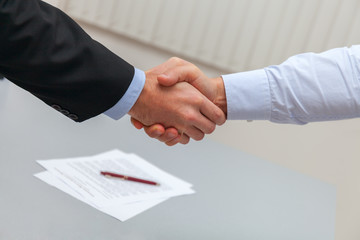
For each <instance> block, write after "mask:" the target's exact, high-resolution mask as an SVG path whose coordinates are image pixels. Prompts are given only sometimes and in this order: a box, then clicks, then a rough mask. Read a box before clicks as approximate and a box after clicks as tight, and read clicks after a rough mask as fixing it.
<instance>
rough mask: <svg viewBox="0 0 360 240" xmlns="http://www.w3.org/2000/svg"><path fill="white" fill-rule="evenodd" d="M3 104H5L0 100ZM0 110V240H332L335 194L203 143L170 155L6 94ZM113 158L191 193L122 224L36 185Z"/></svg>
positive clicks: (137, 136)
mask: <svg viewBox="0 0 360 240" xmlns="http://www.w3.org/2000/svg"><path fill="white" fill-rule="evenodd" d="M3 100H4V99H3ZM7 101H8V102H7V104H5V106H2V107H1V108H2V109H0V110H1V111H0V112H1V113H2V115H1V118H0V124H1V125H0V134H1V138H0V159H1V161H0V169H1V174H0V212H1V214H0V239H7V240H11V239H27V240H29V239H30V240H31V239H52V240H54V239H62V240H63V239H87V240H89V239H129V240H135V239H136V240H142V239H154V240H155V239H156V240H161V239H259V240H260V239H267V240H268V239H274V240H275V239H276V240H282V239H284V240H285V239H286V240H289V239H291V240H296V239H299V240H303V239H316V240H322V239H323V240H325V239H326V240H329V239H334V225H335V189H334V187H332V186H330V185H328V184H324V183H322V182H320V181H318V180H315V179H312V178H310V177H307V176H304V175H301V174H299V173H296V172H293V171H290V170H288V169H285V168H283V167H280V166H276V165H274V164H272V163H269V162H266V161H262V160H259V159H256V158H254V157H251V156H248V155H245V154H243V153H241V152H239V151H237V150H233V149H231V148H228V147H226V146H223V145H220V144H217V143H215V142H212V141H208V140H205V141H203V142H192V143H191V144H190V145H188V146H186V147H184V146H178V147H174V148H168V147H166V146H163V145H162V144H160V143H157V142H156V141H154V140H152V139H148V138H145V135H144V133H142V132H139V131H137V130H135V129H134V128H133V127H132V126H131V125H130V123H129V122H128V119H123V120H120V121H118V122H116V121H113V120H111V119H108V118H106V117H105V116H100V117H98V118H95V119H93V120H90V121H88V122H85V123H82V124H76V123H73V122H71V121H70V120H67V119H66V118H65V117H62V116H60V115H59V114H58V113H57V112H55V111H53V110H51V109H50V108H48V107H46V106H44V105H43V104H42V103H40V102H38V101H37V100H35V99H34V98H33V97H32V96H30V95H28V94H25V93H24V92H22V91H20V90H18V89H16V88H11V89H10V94H9V95H8V98H7ZM114 148H118V149H120V150H123V151H125V152H134V153H137V154H138V155H140V156H142V157H144V158H145V159H147V160H148V161H151V162H152V163H154V164H155V165H157V166H159V167H160V168H162V169H164V170H166V171H168V172H170V173H173V174H174V175H176V176H178V177H180V178H182V179H184V180H186V181H189V182H191V183H193V184H194V189H195V190H196V191H197V193H196V194H194V195H190V196H184V197H177V198H173V199H170V200H168V201H166V202H164V203H162V204H160V205H158V206H156V207H154V208H152V209H150V210H148V211H146V212H144V213H142V214H140V215H138V216H136V217H134V218H132V219H130V220H128V221H126V222H120V221H118V220H116V219H114V218H112V217H110V216H108V215H105V214H103V213H101V212H99V211H97V210H96V209H94V208H92V207H90V206H88V205H86V204H84V203H82V202H80V201H78V200H76V199H74V198H72V197H70V196H68V195H67V194H65V193H63V192H61V191H59V190H57V189H55V188H53V187H50V186H48V185H47V184H45V183H43V182H41V181H39V180H38V179H36V178H35V177H33V174H34V173H37V172H40V171H42V170H43V169H42V168H41V167H40V166H39V165H38V164H37V163H36V162H35V160H38V159H51V158H62V157H76V156H84V155H91V154H96V153H100V152H103V151H107V150H110V149H114Z"/></svg>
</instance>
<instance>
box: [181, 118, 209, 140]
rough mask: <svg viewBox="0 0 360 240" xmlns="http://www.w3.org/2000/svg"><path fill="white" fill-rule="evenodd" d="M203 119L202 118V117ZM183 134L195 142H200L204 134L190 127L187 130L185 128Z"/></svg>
mask: <svg viewBox="0 0 360 240" xmlns="http://www.w3.org/2000/svg"><path fill="white" fill-rule="evenodd" d="M203 118H204V117H203ZM184 133H185V134H186V135H187V136H189V137H190V138H192V139H194V140H196V141H200V140H202V139H203V138H204V136H205V134H204V133H203V132H202V131H201V130H199V129H198V128H196V127H194V126H191V127H189V128H187V129H186V130H185V131H184Z"/></svg>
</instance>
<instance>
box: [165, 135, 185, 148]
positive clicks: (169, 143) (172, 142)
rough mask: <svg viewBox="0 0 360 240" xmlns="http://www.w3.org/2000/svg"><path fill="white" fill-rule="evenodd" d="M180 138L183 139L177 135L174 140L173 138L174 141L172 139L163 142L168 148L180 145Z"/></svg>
mask: <svg viewBox="0 0 360 240" xmlns="http://www.w3.org/2000/svg"><path fill="white" fill-rule="evenodd" d="M182 138H183V136H181V135H178V136H177V137H176V138H174V139H172V140H170V141H167V142H165V144H166V145H168V146H169V147H171V146H174V145H176V144H178V143H180V141H181V139H182Z"/></svg>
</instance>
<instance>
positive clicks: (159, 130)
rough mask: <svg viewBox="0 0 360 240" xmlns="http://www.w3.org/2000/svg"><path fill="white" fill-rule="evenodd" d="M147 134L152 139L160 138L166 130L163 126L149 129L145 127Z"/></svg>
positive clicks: (159, 125)
mask: <svg viewBox="0 0 360 240" xmlns="http://www.w3.org/2000/svg"><path fill="white" fill-rule="evenodd" d="M144 130H145V133H146V134H147V135H148V136H149V137H151V138H156V139H157V138H159V137H160V136H161V135H163V134H164V133H165V128H164V126H163V125H161V124H154V125H151V126H149V127H146V126H144Z"/></svg>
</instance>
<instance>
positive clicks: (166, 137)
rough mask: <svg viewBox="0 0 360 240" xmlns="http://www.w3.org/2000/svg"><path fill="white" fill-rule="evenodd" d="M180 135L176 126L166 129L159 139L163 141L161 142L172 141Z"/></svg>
mask: <svg viewBox="0 0 360 240" xmlns="http://www.w3.org/2000/svg"><path fill="white" fill-rule="evenodd" d="M177 137H180V135H179V133H178V131H177V130H176V128H171V127H170V128H167V129H166V130H165V133H164V134H162V135H160V136H159V137H158V138H157V140H159V141H161V142H165V143H166V142H170V141H172V140H174V139H175V138H177Z"/></svg>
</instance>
